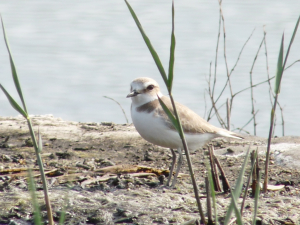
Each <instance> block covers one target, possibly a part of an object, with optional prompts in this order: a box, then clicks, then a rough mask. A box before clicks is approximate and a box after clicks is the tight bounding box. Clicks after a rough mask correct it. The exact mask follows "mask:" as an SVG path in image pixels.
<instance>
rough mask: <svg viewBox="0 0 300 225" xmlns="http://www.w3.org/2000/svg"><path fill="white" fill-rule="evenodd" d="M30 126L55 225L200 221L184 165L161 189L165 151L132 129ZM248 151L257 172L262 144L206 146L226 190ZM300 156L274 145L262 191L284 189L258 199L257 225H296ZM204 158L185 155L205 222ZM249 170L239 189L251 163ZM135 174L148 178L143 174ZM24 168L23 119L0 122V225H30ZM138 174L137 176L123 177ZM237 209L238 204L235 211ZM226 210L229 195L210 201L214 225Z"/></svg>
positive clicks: (285, 144) (299, 220)
mask: <svg viewBox="0 0 300 225" xmlns="http://www.w3.org/2000/svg"><path fill="white" fill-rule="evenodd" d="M31 118H32V123H33V127H34V129H35V130H36V131H37V130H38V129H39V131H40V132H41V134H42V139H43V151H42V153H41V154H42V158H43V162H44V167H45V170H46V172H48V174H47V179H48V185H49V193H50V200H51V204H52V209H53V214H54V219H55V221H56V223H58V221H59V217H60V214H61V211H62V209H63V208H64V206H66V221H65V224H105V225H106V224H107V225H110V224H195V220H198V219H199V214H198V212H197V205H196V201H195V198H194V192H193V188H192V184H191V181H190V177H189V175H188V174H189V173H188V168H187V163H186V160H185V159H184V163H183V167H182V170H181V172H182V174H181V177H180V178H179V179H178V183H177V185H176V187H175V188H169V187H166V186H165V183H166V180H167V179H166V177H167V176H168V169H169V166H170V164H171V151H170V150H169V149H166V148H161V147H158V146H154V145H152V144H150V143H148V142H146V141H144V140H143V139H142V138H141V137H140V136H139V135H138V133H137V132H136V131H135V129H134V127H133V125H128V124H118V125H117V124H113V123H80V122H69V121H63V120H61V119H59V118H55V117H53V116H51V115H45V116H32V117H31ZM250 143H251V144H252V145H251V150H255V149H256V148H258V151H259V165H260V167H261V168H262V170H261V171H263V168H264V161H265V151H266V139H264V138H259V137H253V136H248V137H245V139H244V140H238V141H237V140H233V139H216V140H214V141H213V145H214V147H215V154H216V156H217V158H218V159H219V161H220V163H221V165H222V166H223V169H224V170H225V174H226V176H227V178H228V180H229V183H230V185H231V186H234V184H235V181H236V178H237V176H238V173H239V169H240V167H241V165H242V163H243V160H244V157H245V152H246V151H247V149H248V146H249V144H250ZM299 149H300V138H299V137H283V138H275V139H274V140H273V142H272V154H271V160H270V169H269V173H270V174H269V176H270V182H269V183H270V184H272V185H284V186H283V188H282V189H280V190H277V191H268V192H267V193H264V194H260V199H259V209H258V219H259V221H258V222H257V224H300V210H299V207H300V189H299V188H300V186H299V183H300V173H299V172H300V168H299V167H300V163H299V162H300V156H299V154H297V151H299ZM206 152H207V150H205V148H204V150H198V151H196V152H194V153H191V158H192V163H193V167H194V172H195V177H196V180H197V185H198V187H199V191H200V197H201V203H202V207H203V209H204V212H205V214H206V212H207V210H206V197H205V196H206V195H205V185H204V184H205V183H204V178H205V177H206V166H205V158H206V157H207V156H206V154H204V153H206ZM248 164H249V165H248V167H247V170H246V175H245V179H244V183H245V184H246V178H247V176H248V174H249V170H250V161H249V163H248ZM112 166H119V167H118V168H117V169H116V167H112ZM142 166H147V167H150V168H152V169H153V170H152V171H151V170H150V171H149V170H145V169H144V170H142V169H143V167H142ZM29 167H31V168H35V169H37V164H36V157H35V153H34V149H33V147H32V142H31V141H30V135H29V131H28V127H27V123H26V121H25V120H24V119H23V118H22V117H0V202H1V207H0V224H32V218H33V208H32V203H31V197H30V192H29V191H28V185H27V176H28V174H27V171H26V169H27V168H29ZM111 168H115V169H114V170H112V169H111ZM137 168H140V169H141V170H142V172H143V173H142V172H141V171H139V172H138V171H135V172H134V171H131V173H124V171H127V172H129V169H137ZM105 169H106V170H108V171H109V172H107V171H106V172H105V171H104V170H105ZM149 172H154V173H149ZM34 174H35V175H36V177H35V181H36V186H37V193H38V200H39V203H40V206H41V210H42V215H43V217H44V218H45V220H46V219H47V216H46V210H45V204H44V198H43V191H42V185H41V180H40V178H39V176H38V174H39V172H38V170H34ZM262 176H263V175H262ZM263 177H264V176H263ZM263 177H262V178H263ZM249 192H250V193H249ZM249 192H248V196H247V199H246V203H245V209H244V214H243V219H244V222H245V224H250V223H251V221H252V217H253V211H254V199H253V198H252V197H251V196H250V195H251V191H249ZM241 201H242V196H241V197H240V198H239V200H238V202H239V204H240V202H241ZM229 203H230V196H229V194H222V193H220V194H218V195H217V212H218V217H219V221H221V224H222V221H223V219H224V215H225V213H226V210H227V208H228V205H229ZM232 216H234V215H232Z"/></svg>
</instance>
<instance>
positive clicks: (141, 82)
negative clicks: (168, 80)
mask: <svg viewBox="0 0 300 225" xmlns="http://www.w3.org/2000/svg"><path fill="white" fill-rule="evenodd" d="M151 84H152V85H154V86H157V87H158V86H159V85H158V83H157V82H156V81H155V80H153V79H151V78H149V77H139V78H136V79H134V80H133V81H132V82H131V88H132V89H135V90H141V89H145V88H146V87H148V86H149V85H151Z"/></svg>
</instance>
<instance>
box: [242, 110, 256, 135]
mask: <svg viewBox="0 0 300 225" xmlns="http://www.w3.org/2000/svg"><path fill="white" fill-rule="evenodd" d="M258 111H259V110H257V111H256V113H255V114H254V115H255V116H256V114H257V113H258ZM253 118H254V116H252V117H251V119H250V120H249V121H248V122H247V123H246V124H245V125H244V126H242V128H240V129H241V130H243V129H244V128H245V127H246V126H247V125H248V124H249V123H250V122H251V121H252V120H253Z"/></svg>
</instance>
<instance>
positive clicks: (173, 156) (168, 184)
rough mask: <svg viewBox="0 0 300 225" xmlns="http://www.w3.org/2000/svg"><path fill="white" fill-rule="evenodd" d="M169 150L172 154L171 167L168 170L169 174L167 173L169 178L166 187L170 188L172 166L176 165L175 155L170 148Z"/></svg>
mask: <svg viewBox="0 0 300 225" xmlns="http://www.w3.org/2000/svg"><path fill="white" fill-rule="evenodd" d="M170 150H171V152H172V165H171V169H170V173H169V177H168V181H167V186H170V181H171V178H172V176H173V170H174V166H175V163H176V153H175V151H174V150H173V149H172V148H170Z"/></svg>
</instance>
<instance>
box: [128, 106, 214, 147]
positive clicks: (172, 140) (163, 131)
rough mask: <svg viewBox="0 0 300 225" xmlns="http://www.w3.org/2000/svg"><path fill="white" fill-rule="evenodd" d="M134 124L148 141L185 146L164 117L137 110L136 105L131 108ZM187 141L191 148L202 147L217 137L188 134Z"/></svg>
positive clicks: (166, 145) (169, 145)
mask: <svg viewBox="0 0 300 225" xmlns="http://www.w3.org/2000/svg"><path fill="white" fill-rule="evenodd" d="M131 117H132V121H133V124H134V126H135V128H136V130H137V131H138V132H139V134H140V135H141V136H142V137H143V138H144V139H145V140H147V141H149V142H151V143H153V144H156V145H159V146H162V147H166V148H174V149H176V148H178V147H180V148H181V149H182V148H183V145H182V141H181V139H180V136H179V134H178V133H177V131H175V130H171V129H170V128H168V127H167V126H166V125H165V123H164V122H163V119H164V118H162V117H159V116H157V114H156V115H155V116H154V111H153V112H151V113H147V112H137V111H136V109H135V107H132V109H131ZM185 137H186V141H187V144H188V147H189V149H190V150H196V149H198V148H201V147H202V146H203V144H205V142H206V141H208V140H211V139H212V138H214V137H215V135H214V134H209V133H207V134H186V135H185Z"/></svg>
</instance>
